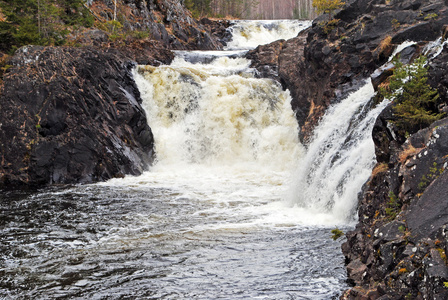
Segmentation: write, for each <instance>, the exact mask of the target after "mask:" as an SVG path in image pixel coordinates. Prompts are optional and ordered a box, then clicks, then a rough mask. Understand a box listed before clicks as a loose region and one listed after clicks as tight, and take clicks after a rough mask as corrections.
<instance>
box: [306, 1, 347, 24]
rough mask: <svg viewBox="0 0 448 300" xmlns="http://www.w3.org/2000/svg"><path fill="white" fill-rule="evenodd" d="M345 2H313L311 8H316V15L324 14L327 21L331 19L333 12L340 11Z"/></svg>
mask: <svg viewBox="0 0 448 300" xmlns="http://www.w3.org/2000/svg"><path fill="white" fill-rule="evenodd" d="M344 4H345V2H342V1H341V0H313V7H314V8H316V11H317V13H318V14H322V13H326V14H328V17H329V19H330V20H331V19H332V18H333V13H334V11H335V10H337V9H340V8H341V7H342V6H343V5H344Z"/></svg>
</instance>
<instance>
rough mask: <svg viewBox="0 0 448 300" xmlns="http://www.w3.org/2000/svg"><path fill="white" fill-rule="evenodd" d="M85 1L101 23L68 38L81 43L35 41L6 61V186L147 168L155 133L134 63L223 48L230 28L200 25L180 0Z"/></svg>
mask: <svg viewBox="0 0 448 300" xmlns="http://www.w3.org/2000/svg"><path fill="white" fill-rule="evenodd" d="M86 7H87V8H88V9H89V10H90V12H91V13H92V14H93V15H94V16H95V18H96V27H97V28H91V29H85V28H84V29H80V30H75V29H73V30H72V32H71V33H70V38H69V39H68V42H69V43H70V44H75V45H78V46H81V47H78V48H70V47H38V46H27V47H24V48H21V49H19V50H18V51H17V52H16V54H15V55H14V56H12V57H7V56H2V58H1V59H0V64H1V69H0V70H1V72H0V76H1V77H2V78H0V128H1V130H0V161H1V165H0V188H1V187H7V188H11V187H17V186H24V185H25V186H42V185H46V184H58V183H64V184H65V183H83V182H95V181H102V180H106V179H109V178H112V177H120V176H124V175H125V174H134V175H137V174H141V172H142V171H143V170H145V169H146V168H147V167H148V166H149V165H150V163H151V161H152V159H153V157H152V155H153V153H152V152H153V137H152V133H151V129H150V128H149V127H148V125H147V122H146V116H145V113H144V111H143V109H142V107H141V101H142V100H141V98H140V94H139V91H138V89H137V87H136V85H135V82H134V80H133V77H132V69H133V68H134V66H135V64H136V63H138V64H150V65H154V66H157V65H160V64H162V63H164V64H166V63H169V62H171V60H172V59H173V57H174V55H173V53H172V52H171V51H170V50H173V49H197V50H199V49H200V50H210V49H219V48H221V47H222V43H221V42H220V39H221V38H222V39H223V40H225V36H226V32H227V31H226V28H227V27H228V26H229V23H228V22H226V21H211V20H207V19H204V20H202V21H201V22H199V21H196V20H194V19H193V18H192V17H191V14H190V12H189V11H188V10H187V9H186V8H185V7H184V6H183V5H182V2H180V1H175V0H148V1H140V0H138V1H134V0H126V1H121V0H117V1H104V0H93V1H87V3H86ZM113 20H116V21H118V22H119V23H114V22H112V21H113ZM121 25H122V26H123V27H122V28H120V27H121ZM103 27H104V28H103Z"/></svg>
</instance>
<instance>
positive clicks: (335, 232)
mask: <svg viewBox="0 0 448 300" xmlns="http://www.w3.org/2000/svg"><path fill="white" fill-rule="evenodd" d="M331 233H332V234H333V235H332V236H331V238H332V239H333V240H334V241H336V240H337V239H339V238H340V237H341V236H343V235H344V232H342V230H340V229H339V228H335V229H333V230H332V231H331Z"/></svg>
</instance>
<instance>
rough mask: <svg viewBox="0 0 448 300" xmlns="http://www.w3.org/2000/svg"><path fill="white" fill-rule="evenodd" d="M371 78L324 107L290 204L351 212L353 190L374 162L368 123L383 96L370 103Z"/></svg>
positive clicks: (339, 214)
mask: <svg viewBox="0 0 448 300" xmlns="http://www.w3.org/2000/svg"><path fill="white" fill-rule="evenodd" d="M373 95H374V89H373V86H372V84H371V81H370V79H369V80H368V81H367V82H366V83H365V84H364V85H363V86H362V87H361V88H360V89H359V90H357V91H356V92H354V93H352V94H350V95H349V96H348V97H347V98H346V99H344V100H343V101H341V102H340V103H338V104H336V105H333V106H332V107H330V108H329V109H328V111H327V112H326V114H325V116H324V117H323V118H322V120H321V121H320V123H319V125H318V126H317V127H316V128H315V130H314V136H313V138H312V142H311V143H310V145H309V147H308V150H307V154H306V156H305V158H303V159H301V160H300V163H299V167H298V169H297V171H296V175H295V176H294V178H295V182H296V183H297V185H296V186H294V188H293V189H292V190H291V191H290V193H291V194H290V197H289V201H290V203H291V205H295V206H298V207H303V208H305V209H307V210H309V211H311V212H313V211H314V212H316V213H327V214H329V215H331V216H332V217H333V218H335V219H336V220H340V221H347V220H350V219H352V218H353V217H354V209H355V207H356V203H357V195H358V193H359V192H360V190H361V187H362V185H363V184H364V183H365V181H366V180H367V179H368V178H369V175H370V173H371V170H372V167H373V166H374V158H375V153H374V144H373V140H372V134H371V133H372V128H373V125H374V123H375V119H376V117H377V116H378V114H379V113H380V112H381V111H382V110H383V109H384V108H385V106H386V105H387V103H388V102H387V101H384V102H382V103H381V104H379V105H377V106H376V107H375V108H371V103H370V102H371V101H370V100H371V98H372V96H373Z"/></svg>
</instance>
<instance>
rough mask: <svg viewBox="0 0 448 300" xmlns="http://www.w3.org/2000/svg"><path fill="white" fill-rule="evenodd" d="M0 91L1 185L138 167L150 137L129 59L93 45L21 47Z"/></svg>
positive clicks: (88, 177) (82, 178)
mask: <svg viewBox="0 0 448 300" xmlns="http://www.w3.org/2000/svg"><path fill="white" fill-rule="evenodd" d="M10 63H11V64H12V67H11V68H10V70H9V72H8V73H7V74H6V75H5V76H4V78H3V80H4V82H3V88H2V92H1V95H0V120H1V121H0V127H1V130H0V141H1V143H0V155H1V158H0V159H1V162H2V164H1V167H0V174H1V181H0V185H5V186H11V185H22V184H30V185H39V184H47V183H78V182H92V181H98V180H106V179H109V178H112V177H117V176H123V175H124V174H140V173H141V172H142V171H143V170H144V169H145V168H146V167H147V166H148V164H149V163H150V161H151V159H152V157H151V152H152V146H153V138H152V133H151V129H150V128H149V127H148V125H147V122H146V117H145V114H144V112H143V109H142V107H141V106H140V103H141V99H140V94H139V92H138V90H137V87H136V85H135V83H134V81H133V78H132V74H131V70H132V68H133V65H132V64H131V63H130V62H128V61H126V60H124V59H123V58H122V57H119V56H117V55H114V54H107V53H104V52H102V51H98V50H94V49H76V48H57V47H46V48H44V47H37V46H34V47H33V46H30V47H24V48H22V49H20V50H19V51H18V53H16V55H15V56H14V57H13V58H12V60H11V62H10Z"/></svg>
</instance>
